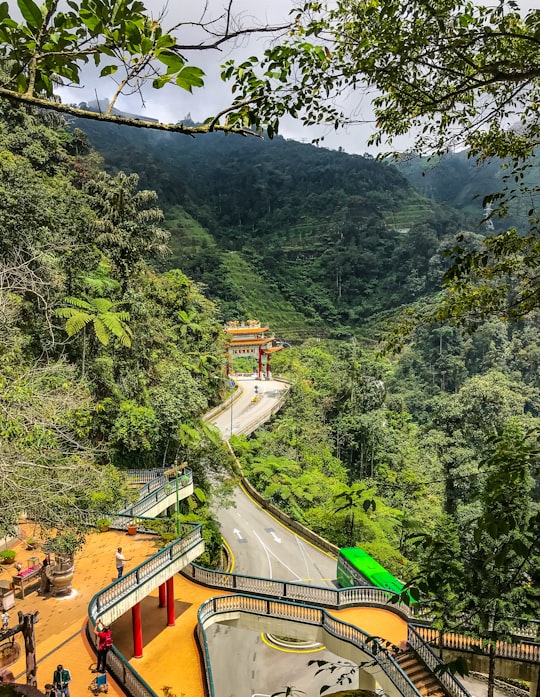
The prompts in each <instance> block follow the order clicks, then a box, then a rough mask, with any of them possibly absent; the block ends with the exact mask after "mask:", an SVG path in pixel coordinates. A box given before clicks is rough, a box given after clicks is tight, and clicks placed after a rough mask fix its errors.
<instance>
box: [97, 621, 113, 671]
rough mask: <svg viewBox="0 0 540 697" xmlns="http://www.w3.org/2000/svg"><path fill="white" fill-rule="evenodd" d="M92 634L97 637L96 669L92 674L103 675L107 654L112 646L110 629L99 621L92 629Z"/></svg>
mask: <svg viewBox="0 0 540 697" xmlns="http://www.w3.org/2000/svg"><path fill="white" fill-rule="evenodd" d="M94 634H95V635H96V636H97V637H98V639H99V641H98V652H97V667H96V669H95V670H94V671H92V672H93V673H105V670H106V668H107V654H108V653H109V651H110V650H111V647H112V645H113V639H112V632H111V629H110V627H105V625H104V624H103V623H102V621H101V620H99V621H98V623H97V624H96V626H95V627H94Z"/></svg>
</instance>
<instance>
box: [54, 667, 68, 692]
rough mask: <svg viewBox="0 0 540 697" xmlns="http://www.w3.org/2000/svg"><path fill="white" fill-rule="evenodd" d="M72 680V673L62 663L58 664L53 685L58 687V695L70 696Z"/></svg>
mask: <svg viewBox="0 0 540 697" xmlns="http://www.w3.org/2000/svg"><path fill="white" fill-rule="evenodd" d="M70 682H71V673H70V672H69V670H68V669H67V668H64V666H63V665H62V664H59V665H57V666H56V670H55V671H54V675H53V685H54V687H55V689H56V694H57V696H58V697H69V683H70Z"/></svg>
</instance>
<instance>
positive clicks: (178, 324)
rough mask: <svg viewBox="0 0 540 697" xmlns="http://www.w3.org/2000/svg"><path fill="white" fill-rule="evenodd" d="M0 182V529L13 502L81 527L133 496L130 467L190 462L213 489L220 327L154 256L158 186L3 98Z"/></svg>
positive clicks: (14, 514)
mask: <svg viewBox="0 0 540 697" xmlns="http://www.w3.org/2000/svg"><path fill="white" fill-rule="evenodd" d="M0 191H1V195H0V227H1V229H2V240H1V243H0V244H1V267H0V268H1V274H0V281H1V285H0V301H1V312H0V346H1V350H0V382H1V385H2V395H1V401H2V412H1V416H0V433H1V436H2V438H1V446H0V448H1V455H0V462H1V467H2V502H3V503H2V512H1V513H0V537H1V536H3V535H5V534H7V533H9V532H11V531H12V530H13V527H14V524H15V523H16V521H17V520H18V516H19V513H20V511H21V510H25V511H26V512H27V514H28V516H29V517H30V518H32V519H34V520H36V521H37V522H38V523H39V524H41V525H43V526H44V527H45V528H47V529H57V530H58V529H61V530H70V529H73V530H75V531H76V532H77V533H83V532H84V529H85V528H86V526H87V525H88V524H91V523H92V522H93V521H95V518H96V517H97V516H99V515H100V514H104V513H105V514H107V513H109V514H110V513H111V512H115V511H117V510H119V508H120V507H122V506H123V505H124V503H125V502H126V496H127V492H126V487H125V484H124V483H123V478H122V476H121V471H122V470H123V469H125V468H149V467H155V466H163V465H167V464H170V463H171V462H173V461H174V459H175V458H176V457H178V458H181V459H182V460H186V459H189V461H190V463H192V467H193V469H194V474H195V476H196V478H197V481H198V486H199V487H200V488H201V491H204V490H205V489H207V488H208V485H207V483H206V479H205V473H204V468H207V467H211V468H212V469H214V470H215V469H216V468H219V463H220V462H222V461H223V455H222V453H220V444H219V441H218V440H217V439H216V437H215V434H213V433H212V432H211V431H210V430H209V429H208V428H206V427H204V426H203V425H202V424H201V423H200V421H199V420H200V417H201V415H202V414H203V413H204V412H205V410H206V409H207V408H208V406H209V405H210V404H212V403H215V402H216V401H219V399H220V396H219V391H220V390H222V389H223V384H224V383H223V382H220V381H217V380H215V375H216V374H218V373H219V372H220V368H221V366H222V363H223V337H222V334H223V332H222V327H221V324H220V322H219V321H218V318H217V315H216V310H215V307H214V305H213V303H212V302H211V301H210V300H209V299H208V298H207V297H205V296H204V295H203V294H202V292H201V291H200V289H199V287H198V286H197V285H196V284H195V283H194V282H193V281H192V280H190V279H189V278H188V277H187V276H185V275H184V273H182V271H180V270H178V269H173V270H170V271H167V272H163V273H160V272H158V271H156V269H155V268H154V267H153V266H152V265H151V264H152V263H153V262H154V263H155V262H156V261H157V260H158V259H162V258H163V257H164V255H165V254H166V253H167V242H168V238H169V235H168V233H167V232H166V231H165V230H164V229H163V228H162V227H161V221H162V217H163V216H162V213H161V210H160V209H159V207H158V201H157V196H156V194H155V192H153V191H150V190H145V189H143V188H141V187H140V186H139V177H138V176H137V175H136V174H129V175H128V174H125V173H123V172H118V173H117V174H116V175H114V176H111V175H109V174H107V173H105V172H104V171H103V170H102V169H101V167H100V157H99V156H98V155H97V153H96V152H94V151H93V150H92V148H91V147H90V145H89V143H88V141H87V138H86V137H85V136H84V134H83V133H82V132H80V131H73V132H69V131H68V130H67V129H66V127H65V124H64V122H63V119H61V118H59V117H56V116H54V115H46V114H41V115H39V114H34V115H31V114H28V113H26V111H25V110H23V109H18V108H13V107H11V106H9V105H8V104H7V103H6V102H3V103H2V104H0ZM195 454H197V457H195ZM37 472H38V473H39V475H38V479H39V481H40V485H39V487H36V486H35V485H36V473H37Z"/></svg>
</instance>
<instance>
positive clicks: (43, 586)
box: [39, 555, 51, 595]
mask: <svg viewBox="0 0 540 697" xmlns="http://www.w3.org/2000/svg"><path fill="white" fill-rule="evenodd" d="M50 563H51V562H50V560H49V556H48V555H47V556H46V557H45V559H44V560H43V561H42V562H41V570H40V572H39V576H40V584H39V593H40V595H45V593H48V592H49V590H50V588H51V581H50V579H49V577H48V576H47V567H48V566H49V564H50Z"/></svg>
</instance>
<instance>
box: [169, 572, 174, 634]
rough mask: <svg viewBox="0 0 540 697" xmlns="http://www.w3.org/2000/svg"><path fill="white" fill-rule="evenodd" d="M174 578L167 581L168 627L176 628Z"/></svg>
mask: <svg viewBox="0 0 540 697" xmlns="http://www.w3.org/2000/svg"><path fill="white" fill-rule="evenodd" d="M174 623H175V617H174V578H173V577H172V576H171V578H168V579H167V627H174Z"/></svg>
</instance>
